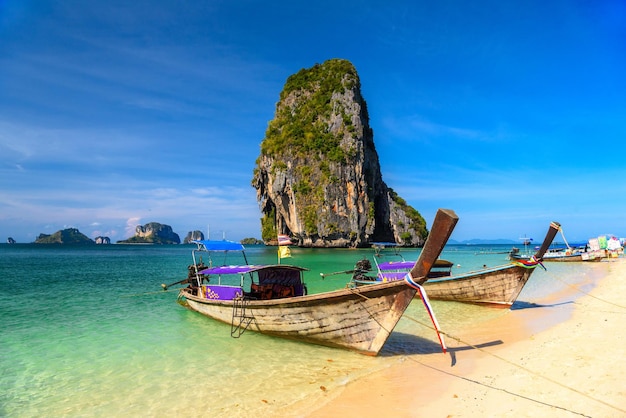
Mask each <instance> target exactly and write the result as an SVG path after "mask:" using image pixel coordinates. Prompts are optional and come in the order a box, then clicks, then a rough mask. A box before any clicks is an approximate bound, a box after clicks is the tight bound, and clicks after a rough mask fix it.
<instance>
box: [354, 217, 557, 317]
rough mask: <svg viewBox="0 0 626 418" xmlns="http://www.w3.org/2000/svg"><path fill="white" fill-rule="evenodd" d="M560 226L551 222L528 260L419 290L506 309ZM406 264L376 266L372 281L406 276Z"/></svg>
mask: <svg viewBox="0 0 626 418" xmlns="http://www.w3.org/2000/svg"><path fill="white" fill-rule="evenodd" d="M559 227H560V225H559V224H558V223H557V222H552V223H551V224H550V227H549V229H548V232H547V234H546V237H545V239H544V241H543V244H542V245H541V247H540V248H539V250H538V251H537V253H535V255H534V256H532V257H531V259H530V260H516V261H514V262H512V263H509V264H505V265H502V266H497V267H492V268H485V269H482V270H477V271H473V272H469V273H464V274H460V275H452V276H449V277H442V278H438V279H430V278H429V279H428V281H427V282H425V283H424V285H423V287H424V289H425V290H426V292H427V294H428V297H429V298H430V299H433V300H447V301H454V302H467V303H476V304H485V305H493V306H500V307H510V306H511V305H512V304H513V303H514V302H515V301H516V300H517V297H518V296H519V294H520V292H521V291H522V289H523V288H524V285H526V282H528V279H529V278H530V276H531V275H532V273H533V271H534V269H535V268H536V267H537V265H540V264H541V261H542V257H543V255H544V254H545V252H546V249H547V248H548V247H549V246H550V244H551V243H552V240H553V239H554V236H555V235H556V233H557V231H558V230H559ZM409 263H410V262H406V261H400V262H389V263H380V264H379V265H378V269H379V270H378V275H377V277H376V278H375V281H374V283H375V282H379V281H382V282H385V281H387V282H393V281H395V280H399V279H400V278H401V277H402V275H404V274H406V270H403V269H404V268H406V266H407V265H408V264H409ZM353 282H355V284H356V285H357V288H359V287H362V286H360V285H363V284H368V285H369V284H371V283H373V282H372V281H371V280H370V281H367V280H358V279H357V280H354V279H353Z"/></svg>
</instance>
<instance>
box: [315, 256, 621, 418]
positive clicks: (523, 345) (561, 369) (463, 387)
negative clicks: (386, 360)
mask: <svg viewBox="0 0 626 418" xmlns="http://www.w3.org/2000/svg"><path fill="white" fill-rule="evenodd" d="M609 263H610V265H609V266H608V271H609V272H608V275H606V276H605V277H603V278H602V279H600V280H599V281H598V282H597V283H596V286H595V287H594V288H593V289H592V290H591V292H589V293H588V294H582V296H579V295H577V296H576V297H573V298H571V299H570V301H569V302H567V303H563V302H558V303H557V302H556V298H555V299H553V302H554V303H550V301H542V306H539V307H537V308H536V309H529V308H527V309H513V310H511V311H510V312H509V313H508V314H507V315H503V316H502V317H500V318H498V319H496V320H494V321H492V322H489V323H488V324H487V326H486V325H485V324H481V327H480V329H476V328H473V329H467V330H464V332H463V333H462V335H454V336H448V337H446V340H447V345H448V348H449V352H448V354H445V355H444V354H442V353H439V354H428V355H423V354H415V355H408V356H403V357H402V358H401V359H399V361H398V363H397V364H394V365H393V366H391V367H390V368H388V369H385V370H383V371H380V372H377V373H374V374H372V375H369V376H365V377H363V378H361V379H358V380H357V381H354V382H351V383H348V384H347V385H345V386H343V387H342V388H340V389H338V390H335V391H333V392H334V393H328V394H327V395H328V396H327V397H326V399H325V401H326V403H324V404H320V405H318V407H317V409H314V410H312V411H310V413H308V414H306V415H305V416H307V417H310V418H320V417H345V418H350V417H380V416H393V417H484V416H491V417H496V416H497V417H520V416H538V417H544V416H550V417H572V416H588V417H624V416H626V383H624V376H625V375H626V362H625V361H624V360H625V359H626V340H625V338H624V336H625V335H626V331H625V330H624V328H625V324H626V259H624V258H620V259H614V260H611V261H609ZM573 291H574V292H575V290H573ZM561 300H562V299H561ZM547 315H548V316H550V317H551V318H550V320H548V321H546V316H547ZM555 318H556V319H558V321H555ZM546 324H548V325H546ZM443 331H444V332H445V329H444V330H443ZM454 338H456V339H457V340H455V339H454Z"/></svg>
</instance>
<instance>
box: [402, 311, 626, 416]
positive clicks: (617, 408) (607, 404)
mask: <svg viewBox="0 0 626 418" xmlns="http://www.w3.org/2000/svg"><path fill="white" fill-rule="evenodd" d="M404 317H405V318H407V319H410V320H411V321H413V322H416V323H418V324H420V325H422V326H424V327H426V328H429V329H432V330H434V331H436V330H435V328H433V327H432V326H430V325H428V324H425V323H424V322H422V321H419V320H417V319H415V318H413V317H411V316H409V315H404ZM439 332H440V333H441V334H443V335H445V336H446V337H448V338H451V339H453V340H455V341H456V342H458V343H461V344H464V345H467V346H469V347H471V348H473V349H475V350H478V351H480V352H482V353H485V354H488V355H490V356H492V357H495V358H497V359H498V360H500V361H503V362H505V363H507V364H509V365H511V366H514V367H517V368H518V369H521V370H523V371H525V372H526V373H528V374H530V375H532V376H536V377H538V378H540V379H544V380H547V381H548V382H551V383H554V384H555V385H557V386H560V387H562V388H564V389H567V390H570V391H572V392H574V393H576V394H578V395H581V396H583V397H585V398H588V399H590V400H592V401H596V402H598V403H601V404H603V405H605V406H608V407H609V408H612V409H615V410H616V411H619V412H622V413H624V414H626V410H625V409H621V408H619V407H617V406H615V405H612V404H610V403H608V402H605V401H603V400H601V399H598V398H594V397H593V396H591V395H589V394H587V393H584V392H581V391H579V390H578V389H574V388H572V387H570V386H567V385H565V384H563V383H561V382H558V381H556V380H554V379H552V378H550V377H547V376H544V375H542V374H540V373H537V372H535V371H533V370H531V369H529V368H527V367H524V366H522V365H520V364H517V363H515V362H512V361H510V360H507V359H505V358H504V357H501V356H499V355H497V354H494V353H491V352H489V351H487V350H484V349H482V348H480V347H477V346H475V345H473V344H470V343H468V342H466V341H463V340H462V339H460V338H458V337H456V336H454V335H451V334H449V333H447V332H445V331H439ZM414 361H416V362H417V363H420V362H419V361H417V360H414ZM420 364H421V363H420ZM455 376H456V375H455ZM457 377H460V376H457ZM560 408H561V407H560ZM561 409H565V408H561ZM580 415H582V414H580Z"/></svg>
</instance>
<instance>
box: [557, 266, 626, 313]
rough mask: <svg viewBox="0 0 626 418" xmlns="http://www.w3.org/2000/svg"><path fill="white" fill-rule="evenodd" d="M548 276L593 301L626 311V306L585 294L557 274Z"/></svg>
mask: <svg viewBox="0 0 626 418" xmlns="http://www.w3.org/2000/svg"><path fill="white" fill-rule="evenodd" d="M548 275H549V276H550V277H551V278H553V279H556V280H558V281H559V282H561V283H563V284H564V285H566V286H568V287H571V288H572V289H574V290H576V291H577V292H580V293H582V294H583V295H585V296H589V297H591V298H593V299H595V300H598V301H600V302H603V303H606V304H608V305H613V306H615V307H618V308H622V309H626V306H623V305H619V304H617V303H614V302H611V301H610V300H606V299H602V298H599V297H597V296H594V295H592V294H591V293H589V292H585V291H584V290H582V289H581V288H579V287H577V286H575V285H573V284H571V283H568V282H566V281H565V280H563V279H561V278H560V277H558V276H557V275H555V274H550V273H548Z"/></svg>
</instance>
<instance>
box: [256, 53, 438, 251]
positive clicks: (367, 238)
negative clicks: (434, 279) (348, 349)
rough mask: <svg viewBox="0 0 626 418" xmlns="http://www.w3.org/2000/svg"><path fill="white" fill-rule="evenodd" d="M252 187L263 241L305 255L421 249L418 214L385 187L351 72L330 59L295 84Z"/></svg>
mask: <svg viewBox="0 0 626 418" xmlns="http://www.w3.org/2000/svg"><path fill="white" fill-rule="evenodd" d="M252 185H253V187H254V188H255V189H256V191H257V200H258V202H259V205H260V208H261V212H262V219H261V229H262V238H263V240H264V241H265V242H270V241H272V240H274V241H275V240H276V236H277V234H288V235H289V236H290V237H291V238H292V241H295V242H296V243H297V245H299V246H304V247H364V246H368V245H369V244H370V243H371V242H376V241H385V242H390V241H391V242H397V243H400V244H403V245H408V246H416V245H422V244H423V242H424V241H425V238H426V236H427V234H428V231H427V229H426V222H425V221H424V219H423V218H422V216H421V215H420V213H419V212H418V211H417V210H415V209H414V208H412V207H411V206H409V205H408V204H407V203H406V202H405V201H404V200H403V199H402V198H401V197H399V196H398V195H397V194H396V193H395V192H394V191H393V190H392V189H391V188H389V187H388V186H387V185H386V184H385V182H384V181H383V179H382V174H381V171H380V164H379V161H378V153H377V152H376V148H375V146H374V133H373V131H372V129H371V128H370V126H369V115H368V112H367V105H366V103H365V100H364V99H363V97H362V95H361V84H360V80H359V76H358V74H357V71H356V69H355V68H354V66H353V65H352V64H351V63H350V62H349V61H346V60H341V59H332V60H329V61H326V62H324V63H323V64H316V65H315V66H313V67H312V68H309V69H303V70H301V71H299V72H298V73H296V74H294V75H292V76H290V77H289V78H288V79H287V81H286V83H285V86H284V89H283V91H282V92H281V93H280V100H279V102H278V103H277V105H276V112H275V116H274V119H273V120H272V121H270V123H269V126H268V128H267V131H266V133H265V138H264V139H263V141H262V143H261V154H260V156H259V158H258V159H257V161H256V167H255V169H254V176H253V179H252Z"/></svg>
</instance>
